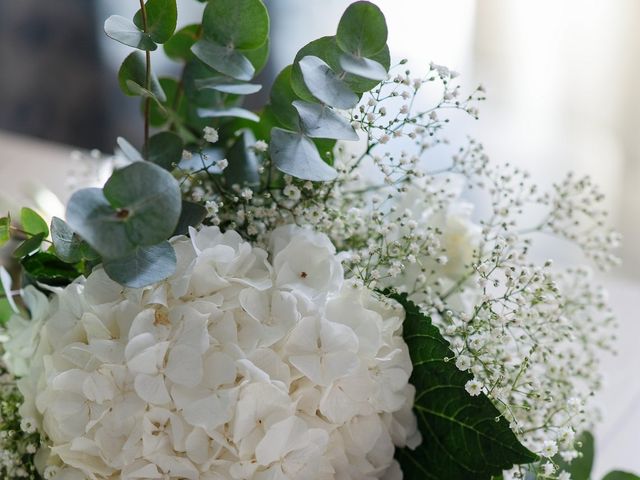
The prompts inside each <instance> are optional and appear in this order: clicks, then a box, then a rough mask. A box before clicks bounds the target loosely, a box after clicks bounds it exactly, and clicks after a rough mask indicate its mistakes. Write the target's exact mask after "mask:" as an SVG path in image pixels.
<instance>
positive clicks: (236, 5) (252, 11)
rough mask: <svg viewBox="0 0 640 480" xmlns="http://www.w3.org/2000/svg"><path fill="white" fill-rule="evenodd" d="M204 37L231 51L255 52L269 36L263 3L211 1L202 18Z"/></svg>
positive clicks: (240, 0) (248, 0) (241, 0)
mask: <svg viewBox="0 0 640 480" xmlns="http://www.w3.org/2000/svg"><path fill="white" fill-rule="evenodd" d="M202 29H203V32H204V36H205V37H206V38H208V39H211V40H213V41H215V42H217V43H219V44H220V45H224V46H229V47H231V48H242V49H254V48H258V47H260V46H261V45H263V44H264V43H265V42H266V41H267V38H268V36H269V14H268V13H267V8H266V7H265V6H264V3H262V0H210V1H209V3H208V4H207V7H206V8H205V10H204V14H203V16H202Z"/></svg>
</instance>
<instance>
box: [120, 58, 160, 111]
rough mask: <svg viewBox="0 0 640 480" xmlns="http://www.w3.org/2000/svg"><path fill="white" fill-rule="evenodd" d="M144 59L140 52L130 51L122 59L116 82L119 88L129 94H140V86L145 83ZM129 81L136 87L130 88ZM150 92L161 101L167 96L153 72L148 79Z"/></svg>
mask: <svg viewBox="0 0 640 480" xmlns="http://www.w3.org/2000/svg"><path fill="white" fill-rule="evenodd" d="M146 75H147V72H146V60H145V58H144V55H143V54H142V53H140V52H132V53H131V54H130V55H129V56H128V57H127V58H125V59H124V62H122V65H121V66H120V70H119V71H118V83H119V84H120V89H121V90H122V91H123V92H124V93H125V94H126V95H129V96H139V95H141V90H140V89H141V88H143V87H144V85H146ZM131 82H133V83H134V84H136V85H137V86H138V88H136V89H132V88H131V86H132V84H131ZM150 87H151V89H150V90H151V93H153V94H154V95H155V96H156V97H157V98H158V100H160V101H161V102H164V101H166V99H167V97H166V95H165V93H164V91H163V90H162V87H161V86H160V82H159V81H158V77H156V76H155V75H154V74H153V72H152V73H151V80H150Z"/></svg>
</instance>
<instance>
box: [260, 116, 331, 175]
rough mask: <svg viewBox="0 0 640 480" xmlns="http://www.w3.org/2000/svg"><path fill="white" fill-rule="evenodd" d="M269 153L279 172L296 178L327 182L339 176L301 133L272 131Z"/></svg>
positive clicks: (278, 129)
mask: <svg viewBox="0 0 640 480" xmlns="http://www.w3.org/2000/svg"><path fill="white" fill-rule="evenodd" d="M269 153H270V154H271V159H272V160H273V164H274V165H275V166H276V168H277V169H278V170H280V171H281V172H283V173H287V174H289V175H291V176H294V177H296V178H301V179H303V180H312V181H325V182H326V181H329V180H333V179H334V178H336V177H337V175H338V172H336V171H335V170H334V169H333V168H332V167H330V166H329V165H327V164H326V163H325V162H324V160H322V157H320V154H319V153H318V149H317V148H316V146H315V145H314V143H313V142H312V141H311V140H310V139H309V138H308V137H307V136H306V135H304V134H301V133H296V132H289V131H287V130H283V129H281V128H274V129H272V130H271V143H270V144H269Z"/></svg>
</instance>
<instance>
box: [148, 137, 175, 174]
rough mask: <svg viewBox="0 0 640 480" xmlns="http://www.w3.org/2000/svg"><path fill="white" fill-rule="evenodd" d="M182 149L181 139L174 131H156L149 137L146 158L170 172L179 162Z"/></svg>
mask: <svg viewBox="0 0 640 480" xmlns="http://www.w3.org/2000/svg"><path fill="white" fill-rule="evenodd" d="M182 149H183V145H182V140H181V139H180V137H179V136H178V135H176V134H175V133H172V132H160V133H156V134H155V135H154V136H152V137H151V138H150V139H149V146H148V151H147V160H149V161H150V162H152V163H155V164H156V165H159V166H161V167H162V168H164V169H165V170H168V171H169V172H170V171H172V170H173V169H174V168H175V167H176V165H177V164H178V163H180V160H181V159H182Z"/></svg>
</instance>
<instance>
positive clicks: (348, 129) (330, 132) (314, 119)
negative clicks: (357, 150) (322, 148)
mask: <svg viewBox="0 0 640 480" xmlns="http://www.w3.org/2000/svg"><path fill="white" fill-rule="evenodd" d="M293 106H294V108H295V109H296V110H297V111H298V115H299V116H300V124H301V125H302V130H303V131H304V133H306V134H307V135H308V136H310V137H312V138H333V139H336V140H352V141H353V140H358V138H359V137H358V134H357V133H356V131H355V130H354V129H353V127H352V126H351V123H349V121H348V120H347V119H346V118H344V117H343V116H341V115H340V114H339V113H337V112H335V111H334V110H333V109H331V108H330V107H327V106H326V105H320V104H317V103H309V102H304V101H302V100H295V101H294V102H293Z"/></svg>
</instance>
